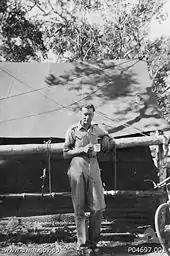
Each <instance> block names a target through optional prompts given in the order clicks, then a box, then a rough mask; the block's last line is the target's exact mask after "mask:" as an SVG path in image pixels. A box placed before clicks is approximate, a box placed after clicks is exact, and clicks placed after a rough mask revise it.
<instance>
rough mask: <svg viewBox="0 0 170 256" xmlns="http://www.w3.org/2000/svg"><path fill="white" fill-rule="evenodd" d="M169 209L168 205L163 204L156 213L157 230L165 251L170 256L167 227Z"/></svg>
mask: <svg viewBox="0 0 170 256" xmlns="http://www.w3.org/2000/svg"><path fill="white" fill-rule="evenodd" d="M169 207H170V205H169V204H168V203H163V204H161V205H160V206H159V207H158V208H157V210H156V213H155V230H156V233H157V236H158V239H159V242H160V244H161V246H162V248H163V250H164V251H165V252H166V253H167V254H168V255H169V256H170V243H169V240H170V239H168V226H167V225H166V224H167V215H169ZM163 216H165V218H164V217H163ZM168 217H169V216H168ZM162 218H164V219H162Z"/></svg>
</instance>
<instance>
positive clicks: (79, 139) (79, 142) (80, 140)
mask: <svg viewBox="0 0 170 256" xmlns="http://www.w3.org/2000/svg"><path fill="white" fill-rule="evenodd" d="M75 139H76V140H75V147H83V146H84V145H85V135H84V134H83V133H80V132H75Z"/></svg>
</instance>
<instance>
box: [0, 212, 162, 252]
mask: <svg viewBox="0 0 170 256" xmlns="http://www.w3.org/2000/svg"><path fill="white" fill-rule="evenodd" d="M113 224H114V222H112V223H109V222H108V221H107V222H106V221H105V222H103V223H102V236H101V241H100V242H99V247H98V248H99V250H98V251H97V252H95V253H92V252H90V251H88V252H86V253H85V252H84V254H83V255H84V256H87V255H88V256H92V255H96V256H132V255H136V256H138V255H146V256H155V255H158V256H159V255H166V254H165V253H164V252H163V250H162V248H161V246H160V244H159V241H158V239H157V237H156V236H155V232H154V231H153V229H152V227H151V226H149V227H148V226H145V227H143V226H142V229H141V227H140V228H138V229H136V227H134V226H132V225H131V231H130V232H129V228H130V227H127V226H126V227H127V230H125V225H124V224H125V223H123V222H122V221H121V223H120V222H118V223H117V227H116V224H115V225H113ZM121 224H122V230H124V232H122V230H121ZM111 227H112V228H113V230H114V232H111V231H112V229H111ZM116 229H117V233H116V232H115V230H116ZM76 247H77V246H76V229H75V226H74V223H73V222H70V224H69V223H68V222H67V225H65V224H64V220H63V222H61V218H60V221H59V217H58V218H57V219H56V218H55V219H54V217H49V216H48V217H46V218H45V217H41V218H40V217H36V218H35V217H33V218H25V217H24V218H16V217H13V218H1V219H0V256H11V255H17V256H40V255H45V256H54V255H55V256H56V255H57V256H78V255H80V253H78V252H77V250H76Z"/></svg>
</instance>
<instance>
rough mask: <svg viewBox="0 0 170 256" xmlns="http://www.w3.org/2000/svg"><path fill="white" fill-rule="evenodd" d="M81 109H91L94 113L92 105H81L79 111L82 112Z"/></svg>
mask: <svg viewBox="0 0 170 256" xmlns="http://www.w3.org/2000/svg"><path fill="white" fill-rule="evenodd" d="M83 108H87V109H89V108H92V109H93V112H95V107H94V105H93V104H85V105H82V106H81V108H80V110H81V111H82V109H83Z"/></svg>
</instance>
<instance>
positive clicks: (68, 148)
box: [63, 128, 91, 159]
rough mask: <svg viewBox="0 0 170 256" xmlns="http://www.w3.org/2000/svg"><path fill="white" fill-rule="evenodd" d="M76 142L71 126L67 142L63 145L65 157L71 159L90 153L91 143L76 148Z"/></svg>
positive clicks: (66, 138)
mask: <svg viewBox="0 0 170 256" xmlns="http://www.w3.org/2000/svg"><path fill="white" fill-rule="evenodd" d="M74 144H75V136H74V131H73V130H72V129H71V128H69V129H68V130H67V132H66V136H65V143H64V147H63V157H64V158H66V159H70V158H72V157H74V156H79V155H82V154H83V153H85V154H88V152H89V151H90V150H91V149H90V147H91V146H90V145H89V144H88V145H87V146H85V147H81V148H74Z"/></svg>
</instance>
